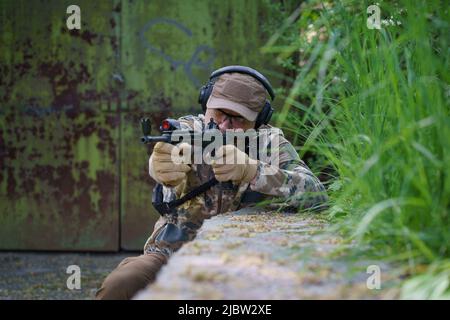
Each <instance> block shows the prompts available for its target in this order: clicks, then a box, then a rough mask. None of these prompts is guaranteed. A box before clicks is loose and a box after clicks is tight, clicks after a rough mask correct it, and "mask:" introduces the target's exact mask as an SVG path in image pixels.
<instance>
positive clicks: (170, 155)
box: [148, 142, 191, 187]
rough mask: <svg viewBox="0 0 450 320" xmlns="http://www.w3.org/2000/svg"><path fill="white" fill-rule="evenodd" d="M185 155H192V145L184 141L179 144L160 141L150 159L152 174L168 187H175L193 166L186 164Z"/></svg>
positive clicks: (149, 166)
mask: <svg viewBox="0 0 450 320" xmlns="http://www.w3.org/2000/svg"><path fill="white" fill-rule="evenodd" d="M183 154H184V155H189V156H190V145H188V144H187V143H182V144H180V145H179V146H174V145H171V144H170V143H165V142H158V143H157V144H155V147H154V148H153V153H152V155H151V156H150V159H149V161H148V168H149V174H150V176H151V177H152V178H153V179H155V180H156V181H157V182H159V183H162V184H163V185H165V186H168V187H175V186H177V185H179V184H180V183H181V182H183V180H185V179H186V173H187V172H189V171H190V170H191V167H190V166H188V165H187V164H186V161H185V159H183V158H182V156H183Z"/></svg>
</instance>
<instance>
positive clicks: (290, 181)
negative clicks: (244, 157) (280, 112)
mask: <svg viewBox="0 0 450 320" xmlns="http://www.w3.org/2000/svg"><path fill="white" fill-rule="evenodd" d="M271 143H273V140H272V141H271V142H270V143H269V146H268V148H269V149H270V150H271V151H270V152H271V154H272V156H271V157H270V160H267V159H265V160H266V161H264V160H262V161H259V163H258V170H257V173H256V176H255V178H254V179H253V181H252V182H251V184H250V189H251V190H253V191H257V192H260V193H263V194H267V195H271V196H275V197H282V198H283V200H284V201H286V199H287V204H288V205H289V206H294V207H296V208H302V209H315V210H319V209H323V208H324V207H325V206H326V202H327V200H328V197H327V194H326V191H325V187H324V186H323V185H322V183H321V182H320V181H319V179H318V178H317V177H316V176H315V175H314V174H313V173H312V172H311V170H310V169H309V168H308V166H307V165H306V164H305V163H304V162H303V161H302V160H301V159H300V157H299V156H298V153H297V152H296V150H295V149H294V147H293V146H292V145H291V144H290V143H289V142H288V141H287V140H286V139H285V138H284V137H283V136H282V135H281V136H280V137H279V139H278V140H277V143H276V145H275V146H273V145H272V146H271V145H270V144H271ZM276 152H277V154H278V159H277V161H276V162H278V163H277V164H274V163H272V162H273V161H272V160H273V159H274V157H273V155H274V153H276Z"/></svg>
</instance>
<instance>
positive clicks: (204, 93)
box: [198, 66, 275, 129]
mask: <svg viewBox="0 0 450 320" xmlns="http://www.w3.org/2000/svg"><path fill="white" fill-rule="evenodd" d="M233 72H238V73H243V74H248V75H249V76H252V77H253V78H255V79H256V80H258V81H259V82H260V83H261V84H262V85H263V86H264V88H266V90H267V92H268V93H269V95H270V98H271V99H272V101H273V99H275V93H274V92H273V89H272V86H271V85H270V83H269V80H267V79H266V77H264V76H263V75H262V74H261V73H259V72H258V71H256V70H255V69H252V68H249V67H244V66H227V67H223V68H220V69H217V70H216V71H214V72H213V73H211V75H210V76H209V81H208V83H207V84H205V85H204V86H202V87H201V88H200V94H199V96H198V103H200V104H201V106H202V109H203V112H206V103H207V102H208V99H209V96H210V95H211V93H212V90H213V87H214V83H215V82H216V80H217V79H218V78H219V76H221V75H222V74H224V73H233ZM272 113H273V108H272V106H271V105H270V101H269V100H266V102H265V103H264V107H263V109H262V110H261V111H260V112H259V113H258V116H257V118H256V120H255V129H258V128H259V127H260V126H261V125H263V124H267V123H269V121H270V118H271V117H272Z"/></svg>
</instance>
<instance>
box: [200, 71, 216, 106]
mask: <svg viewBox="0 0 450 320" xmlns="http://www.w3.org/2000/svg"><path fill="white" fill-rule="evenodd" d="M213 87H214V80H213V79H211V80H209V81H208V83H207V84H205V85H204V86H202V87H201V88H200V94H199V95H198V103H199V104H200V105H201V106H202V110H203V113H205V112H206V103H207V102H208V99H209V96H210V95H211V93H212V90H213Z"/></svg>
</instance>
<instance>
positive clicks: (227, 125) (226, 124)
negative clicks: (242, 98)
mask: <svg viewBox="0 0 450 320" xmlns="http://www.w3.org/2000/svg"><path fill="white" fill-rule="evenodd" d="M232 128H233V126H232V124H231V121H230V119H229V118H225V120H224V121H222V122H221V123H219V130H221V131H223V130H227V129H232Z"/></svg>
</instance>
